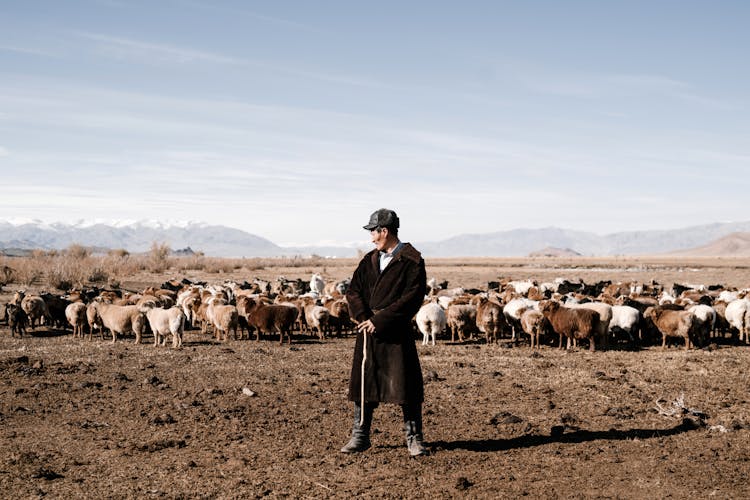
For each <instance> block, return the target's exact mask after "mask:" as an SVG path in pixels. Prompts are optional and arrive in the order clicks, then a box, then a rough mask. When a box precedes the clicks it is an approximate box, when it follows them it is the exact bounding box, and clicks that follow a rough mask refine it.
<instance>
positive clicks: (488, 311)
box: [476, 297, 508, 344]
mask: <svg viewBox="0 0 750 500" xmlns="http://www.w3.org/2000/svg"><path fill="white" fill-rule="evenodd" d="M476 321H477V328H478V329H479V331H480V332H483V333H484V334H485V335H487V343H488V344H491V343H493V342H497V339H498V337H499V336H500V335H501V334H502V333H503V331H504V330H505V329H506V328H507V326H508V324H507V323H506V321H505V316H504V315H503V308H502V307H501V306H500V305H499V304H496V303H495V302H492V301H491V300H489V299H485V298H484V297H481V298H480V299H479V301H478V303H477V317H476Z"/></svg>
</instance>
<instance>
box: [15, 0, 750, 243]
mask: <svg viewBox="0 0 750 500" xmlns="http://www.w3.org/2000/svg"><path fill="white" fill-rule="evenodd" d="M748 23H750V2H746V1H721V0H719V1H709V0H706V1H691V0H680V1H671V0H663V1H662V0H657V1H654V0H649V1H640V0H629V1H603V0H596V1H581V0H570V1H563V2H561V1H538V0H529V1H502V0H495V1H492V0H490V1H474V0H462V1H460V2H459V1H450V2H448V1H440V0H435V1H390V0H380V1H378V2H356V1H354V2H353V1H326V0H321V1H319V2H310V1H285V0H277V1H273V2H260V1H250V0H246V1H240V0H236V1H231V0H159V1H153V0H143V1H140V0H135V1H129V0H66V1H64V2H61V1H58V0H50V1H39V0H24V1H23V2H19V1H15V0H0V218H2V219H39V220H42V221H44V222H58V221H59V222H75V221H79V220H94V219H96V220H112V221H122V220H142V219H148V220H160V221H199V222H205V223H209V224H222V225H226V226H230V227H234V228H238V229H242V230H244V231H247V232H250V233H252V234H255V235H258V236H261V237H264V238H267V239H269V240H271V241H273V242H274V243H277V244H280V245H299V244H347V243H352V242H359V243H361V242H362V241H369V233H367V232H366V231H365V230H364V229H362V226H363V225H364V224H366V223H367V220H368V219H369V215H370V213H371V212H373V211H374V210H376V209H378V208H380V207H387V208H391V209H394V210H395V211H396V212H397V213H398V214H399V217H400V219H401V230H400V236H401V238H402V239H404V240H406V241H438V240H442V239H445V238H449V237H452V236H456V235H460V234H467V233H489V232H496V231H504V230H510V229H518V228H542V227H549V226H556V227H560V228H565V229H575V230H582V231H591V232H595V233H598V234H609V233H613V232H619V231H631V230H650V229H672V228H681V227H686V226H692V225H698V224H707V223H712V222H729V221H742V220H747V219H748V215H747V210H746V203H745V202H746V199H747V196H748V188H750V180H749V174H750V85H748V82H749V81H750V64H747V48H748V47H750V30H748V29H747V26H748Z"/></svg>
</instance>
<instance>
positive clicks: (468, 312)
mask: <svg viewBox="0 0 750 500" xmlns="http://www.w3.org/2000/svg"><path fill="white" fill-rule="evenodd" d="M445 317H446V323H447V325H448V328H450V330H451V342H455V341H456V334H458V340H459V342H463V341H464V335H472V334H473V332H474V331H475V330H476V324H477V308H476V306H473V305H471V304H451V305H450V306H448V309H447V310H446V312H445Z"/></svg>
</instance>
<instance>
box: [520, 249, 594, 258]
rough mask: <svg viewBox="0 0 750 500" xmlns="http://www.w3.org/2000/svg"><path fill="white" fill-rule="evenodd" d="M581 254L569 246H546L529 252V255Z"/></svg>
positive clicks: (569, 255)
mask: <svg viewBox="0 0 750 500" xmlns="http://www.w3.org/2000/svg"><path fill="white" fill-rule="evenodd" d="M580 255H581V254H580V253H578V252H576V251H575V250H571V249H570V248H557V247H547V248H542V249H541V250H537V251H535V252H531V253H530V254H529V257H577V256H580Z"/></svg>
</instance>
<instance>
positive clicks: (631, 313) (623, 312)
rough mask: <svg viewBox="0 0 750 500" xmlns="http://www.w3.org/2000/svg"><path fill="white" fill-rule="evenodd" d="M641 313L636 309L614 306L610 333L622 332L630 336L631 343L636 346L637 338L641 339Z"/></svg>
mask: <svg viewBox="0 0 750 500" xmlns="http://www.w3.org/2000/svg"><path fill="white" fill-rule="evenodd" d="M640 324H641V312H640V311H639V310H638V309H636V308H635V307H630V306H618V305H614V306H612V319H611V320H610V321H609V332H611V333H612V334H613V335H614V333H615V330H622V331H624V332H625V333H627V334H628V338H629V339H630V343H631V344H632V345H635V343H636V338H640Z"/></svg>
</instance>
